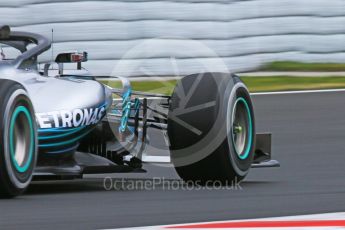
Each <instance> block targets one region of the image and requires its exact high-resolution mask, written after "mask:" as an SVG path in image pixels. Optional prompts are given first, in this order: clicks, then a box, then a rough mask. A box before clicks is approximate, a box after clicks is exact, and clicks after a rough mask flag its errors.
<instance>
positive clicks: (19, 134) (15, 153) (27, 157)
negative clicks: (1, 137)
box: [10, 106, 35, 173]
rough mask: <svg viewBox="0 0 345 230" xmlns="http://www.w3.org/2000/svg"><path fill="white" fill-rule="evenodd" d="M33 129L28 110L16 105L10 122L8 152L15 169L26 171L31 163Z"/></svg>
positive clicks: (21, 171)
mask: <svg viewBox="0 0 345 230" xmlns="http://www.w3.org/2000/svg"><path fill="white" fill-rule="evenodd" d="M34 142H35V140H34V129H33V122H32V118H31V115H30V112H29V110H28V109H27V108H26V107H24V106H18V107H16V109H15V110H14V112H13V115H12V118H11V123H10V153H11V159H12V162H13V164H14V166H15V168H16V170H17V171H18V172H20V173H24V172H26V171H27V170H28V169H29V168H30V165H31V162H32V157H33V152H34Z"/></svg>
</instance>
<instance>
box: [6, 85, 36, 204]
mask: <svg viewBox="0 0 345 230" xmlns="http://www.w3.org/2000/svg"><path fill="white" fill-rule="evenodd" d="M0 98H1V100H0V124H1V125H0V132H1V136H0V197H1V198H9V197H14V196H17V195H20V194H21V193H23V192H24V191H25V189H26V188H27V187H28V185H29V183H30V182H31V179H32V174H33V171H34V168H35V165H36V161H37V128H36V120H35V113H34V110H33V106H32V104H31V101H30V99H29V97H28V94H27V92H26V91H25V89H24V88H23V86H22V85H20V84H19V83H17V82H14V81H11V80H0Z"/></svg>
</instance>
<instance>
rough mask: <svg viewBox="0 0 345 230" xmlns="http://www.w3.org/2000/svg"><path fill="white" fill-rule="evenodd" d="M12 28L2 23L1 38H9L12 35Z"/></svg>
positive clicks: (0, 28)
mask: <svg viewBox="0 0 345 230" xmlns="http://www.w3.org/2000/svg"><path fill="white" fill-rule="evenodd" d="M10 33H11V29H10V27H9V26H3V25H0V39H8V38H9V37H10Z"/></svg>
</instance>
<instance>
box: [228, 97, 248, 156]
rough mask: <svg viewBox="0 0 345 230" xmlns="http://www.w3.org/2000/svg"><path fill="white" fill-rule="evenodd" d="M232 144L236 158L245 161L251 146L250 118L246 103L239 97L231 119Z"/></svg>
mask: <svg viewBox="0 0 345 230" xmlns="http://www.w3.org/2000/svg"><path fill="white" fill-rule="evenodd" d="M231 124H232V128H231V136H232V143H233V146H234V149H235V152H236V154H237V156H238V157H239V158H240V159H242V160H245V159H246V158H247V157H248V156H249V153H250V150H251V146H252V134H253V127H252V117H251V113H250V108H249V105H248V103H247V101H246V100H245V99H244V98H242V97H240V98H238V99H237V100H236V102H235V104H234V107H233V111H232V119H231Z"/></svg>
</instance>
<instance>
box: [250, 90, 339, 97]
mask: <svg viewBox="0 0 345 230" xmlns="http://www.w3.org/2000/svg"><path fill="white" fill-rule="evenodd" d="M332 92H345V89H317V90H294V91H277V92H262V93H261V92H260V93H251V94H250V95H252V96H260V95H283V94H303V93H332Z"/></svg>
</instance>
